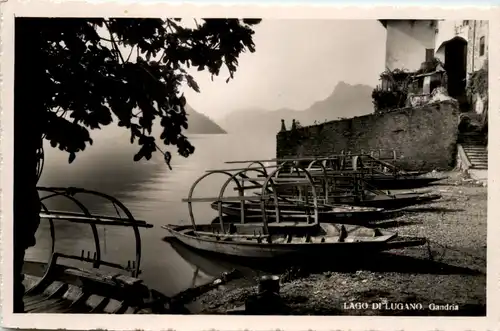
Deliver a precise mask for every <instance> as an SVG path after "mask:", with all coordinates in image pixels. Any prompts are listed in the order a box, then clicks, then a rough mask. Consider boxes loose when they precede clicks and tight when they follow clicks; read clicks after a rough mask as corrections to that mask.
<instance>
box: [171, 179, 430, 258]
mask: <svg viewBox="0 0 500 331" xmlns="http://www.w3.org/2000/svg"><path fill="white" fill-rule="evenodd" d="M278 170H279V169H278ZM278 170H275V172H274V173H272V174H270V175H269V177H268V180H266V181H265V182H264V185H262V189H261V192H262V193H261V194H260V195H259V196H255V195H254V196H244V195H242V194H241V193H242V190H241V184H240V183H239V182H238V181H235V178H236V176H238V175H240V173H239V172H238V173H235V174H231V173H229V172H221V171H213V172H211V173H207V174H204V175H203V176H202V177H200V178H199V179H198V180H196V181H195V182H194V184H193V185H192V187H191V189H190V191H189V195H188V198H186V199H183V201H184V202H187V204H188V209H189V215H190V218H191V225H173V224H168V225H164V226H163V228H164V229H166V230H167V231H168V232H169V233H170V234H171V235H172V236H173V237H175V238H176V239H178V240H179V241H181V242H182V243H184V244H186V245H188V246H190V247H192V248H194V249H199V250H202V251H207V252H211V253H218V254H222V255H226V256H232V257H245V258H254V259H255V258H263V259H266V258H267V259H268V258H277V257H280V258H294V257H298V256H303V257H308V256H311V257H317V255H318V254H319V255H320V256H324V255H325V254H327V255H330V254H331V255H332V256H335V257H341V256H350V257H352V256H353V255H355V254H359V253H360V254H365V255H366V254H370V253H374V252H378V251H384V250H388V249H393V248H400V247H408V246H420V245H423V244H425V242H426V240H425V238H407V237H403V238H400V237H398V235H397V233H394V232H389V231H381V230H379V229H376V228H375V229H373V228H368V227H363V226H359V225H348V224H340V225H339V224H335V223H321V222H320V219H321V218H320V216H319V204H318V200H317V194H316V189H315V187H314V185H313V184H312V178H311V176H310V175H308V174H307V173H306V177H307V178H308V180H309V182H310V183H311V190H312V202H311V206H312V207H313V208H314V210H313V212H312V213H311V215H309V214H306V213H304V212H298V213H297V214H296V216H297V219H298V221H289V220H288V219H286V217H282V216H281V215H280V210H279V209H280V208H279V204H278V196H277V193H276V192H275V191H274V192H273V191H272V190H270V188H269V186H268V184H270V183H271V178H273V175H274V174H275V173H276V172H277V171H278ZM216 173H218V174H220V173H224V174H226V175H227V176H228V177H229V179H228V180H227V182H226V183H224V185H223V186H222V188H221V190H220V193H219V196H218V197H213V198H211V197H210V198H208V197H202V198H194V197H193V192H194V191H195V188H196V186H197V184H198V183H199V182H200V181H201V180H202V179H204V178H206V177H208V176H210V175H212V174H216ZM243 178H244V179H245V178H247V179H248V177H246V175H245V176H243ZM230 181H235V183H236V185H237V188H236V189H237V190H238V191H239V192H240V195H239V196H236V197H224V196H223V194H224V192H225V189H226V187H227V184H228V183H229V182H230ZM258 200H260V206H261V209H260V210H261V212H262V215H261V222H260V223H259V222H247V220H248V218H247V215H246V208H241V210H240V211H241V213H240V215H239V216H240V222H234V221H231V222H225V219H226V218H225V217H224V213H223V208H221V206H222V204H224V203H228V202H238V203H240V204H243V205H244V204H245V203H246V202H247V201H250V202H255V201H258ZM193 202H210V203H214V202H215V203H216V204H217V210H218V211H219V217H218V220H219V221H218V222H212V223H210V224H196V221H195V218H194V213H193V208H192V204H193ZM266 202H272V203H275V209H274V210H273V212H275V215H276V217H275V218H274V219H273V217H270V215H271V214H273V213H271V212H270V213H268V212H267V210H266ZM301 218H302V219H301Z"/></svg>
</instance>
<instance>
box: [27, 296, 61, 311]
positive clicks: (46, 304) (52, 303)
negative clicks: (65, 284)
mask: <svg viewBox="0 0 500 331" xmlns="http://www.w3.org/2000/svg"><path fill="white" fill-rule="evenodd" d="M65 301H66V300H64V299H62V298H54V299H49V298H46V299H45V300H42V301H39V302H37V303H36V304H32V305H30V306H25V307H24V309H25V310H26V311H27V312H28V313H41V312H43V313H50V312H51V311H50V310H51V309H54V308H55V307H57V306H59V305H60V304H61V303H64V302H65ZM67 305H68V304H67Z"/></svg>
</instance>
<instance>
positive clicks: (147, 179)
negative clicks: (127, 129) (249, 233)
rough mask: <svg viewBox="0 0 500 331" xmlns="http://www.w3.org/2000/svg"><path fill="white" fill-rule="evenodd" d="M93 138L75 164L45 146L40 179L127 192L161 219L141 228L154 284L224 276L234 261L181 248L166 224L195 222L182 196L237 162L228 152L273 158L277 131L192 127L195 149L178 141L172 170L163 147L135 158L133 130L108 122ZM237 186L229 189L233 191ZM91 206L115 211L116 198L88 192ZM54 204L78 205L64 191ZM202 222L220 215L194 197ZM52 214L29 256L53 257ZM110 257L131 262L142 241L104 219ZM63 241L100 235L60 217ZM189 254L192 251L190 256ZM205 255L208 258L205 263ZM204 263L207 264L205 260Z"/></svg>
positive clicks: (141, 209)
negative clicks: (183, 150)
mask: <svg viewBox="0 0 500 331" xmlns="http://www.w3.org/2000/svg"><path fill="white" fill-rule="evenodd" d="M93 139H94V141H95V143H94V145H93V146H91V147H90V148H89V149H88V150H86V151H85V152H83V153H81V154H80V155H78V156H77V159H76V160H75V161H74V163H73V164H71V165H70V164H68V162H67V155H66V154H65V153H63V152H60V151H59V150H54V149H52V148H50V146H49V145H47V147H46V151H45V153H46V157H45V166H44V171H43V175H42V178H41V179H40V183H39V186H62V187H66V186H74V187H83V188H86V189H93V190H97V191H101V192H104V193H107V194H110V195H112V196H115V197H116V198H118V199H119V200H121V201H122V202H123V203H124V204H125V205H126V206H127V207H128V208H129V209H130V210H131V212H132V213H133V215H134V216H135V217H136V218H138V219H142V220H145V221H147V222H149V223H151V224H153V225H154V228H152V229H143V230H141V234H142V239H143V255H142V261H141V263H142V267H141V269H142V271H143V274H142V275H141V277H142V278H143V279H144V280H145V282H146V283H147V284H148V285H150V286H151V287H153V288H156V289H158V290H160V291H162V292H163V293H165V294H166V295H173V294H175V293H178V292H179V291H182V290H183V289H186V288H188V287H191V286H193V285H197V284H200V283H204V282H207V281H209V280H210V279H212V278H213V277H214V276H218V275H219V274H220V273H221V272H223V271H225V270H227V269H228V267H227V265H226V264H224V263H223V262H222V261H214V260H207V259H204V258H201V257H199V256H198V257H196V256H194V257H193V256H192V255H189V252H187V253H185V254H182V251H181V255H182V256H184V257H182V256H181V255H179V254H178V250H174V248H173V247H172V246H171V245H170V244H169V243H167V242H165V241H164V240H163V238H164V237H165V236H166V235H167V232H166V231H165V230H163V229H162V228H161V226H162V225H163V224H167V223H173V224H188V222H189V215H188V209H187V204H185V203H182V202H181V201H180V200H181V199H182V198H185V197H187V194H188V191H189V189H190V187H191V185H192V183H193V182H194V181H195V180H196V179H197V178H198V177H200V176H201V175H203V173H204V172H205V171H206V170H208V169H220V168H230V167H235V165H227V164H224V162H225V161H228V160H245V159H259V158H272V157H274V156H275V153H276V142H275V137H274V136H259V135H254V136H249V135H237V134H227V135H192V136H190V141H191V143H192V144H193V145H194V146H195V147H196V151H195V153H194V154H193V155H191V156H190V157H189V158H182V157H180V156H177V155H175V152H176V150H175V149H172V150H171V152H172V154H173V155H175V156H174V157H173V161H172V167H173V170H172V171H170V170H169V169H168V167H167V166H166V165H165V163H164V162H163V160H162V157H161V155H157V156H156V158H153V159H151V160H150V161H141V162H133V160H132V157H133V154H134V153H135V152H136V151H137V150H138V147H137V146H132V145H130V144H129V136H128V134H127V133H122V132H121V131H118V130H114V128H113V130H111V129H107V131H100V132H97V133H95V134H94V135H93ZM226 179H227V177H223V176H222V175H220V176H219V175H214V176H211V177H209V178H207V179H206V180H204V181H202V182H201V183H200V185H199V186H198V188H197V190H196V191H195V195H194V196H198V197H200V196H208V197H211V196H216V195H218V192H219V190H220V186H221V184H222V183H223V182H224V181H225V180H226ZM234 194H235V193H234V191H233V190H232V189H229V188H228V190H227V194H226V196H228V195H234ZM82 201H84V202H85V203H86V205H87V206H88V207H90V209H91V211H95V212H98V213H101V214H106V215H114V214H115V211H114V209H113V207H112V206H110V205H109V204H107V203H104V201H103V200H96V199H82ZM48 206H49V207H50V208H51V209H58V210H77V209H74V207H73V206H72V205H71V204H70V203H68V202H67V201H63V200H62V199H59V200H53V201H52V202H50V203H49V204H48ZM194 206H195V208H194V212H195V217H196V219H197V222H199V223H208V222H210V221H211V220H212V219H213V218H214V217H215V216H216V212H215V211H213V210H212V209H211V208H210V207H209V204H206V203H198V204H195V205H194ZM48 229H49V227H48V222H46V221H42V224H41V225H40V228H39V230H38V232H37V245H36V246H35V247H33V248H31V249H30V250H29V252H28V256H27V258H29V259H32V260H38V261H44V260H45V261H46V260H47V258H48V253H49V247H50V234H49V231H48ZM99 233H100V237H101V247H102V250H103V258H104V259H106V260H109V261H116V262H120V263H125V264H126V263H127V260H133V259H134V254H135V241H134V237H133V232H132V230H131V229H128V228H116V227H111V226H107V227H104V226H99ZM56 239H57V241H56V249H57V250H58V251H61V252H65V253H72V254H76V255H80V252H81V250H82V249H85V250H90V251H92V252H93V251H94V248H93V239H92V233H91V231H90V227H89V226H88V225H78V224H71V223H68V222H58V223H56ZM186 256H188V258H186ZM200 260H201V262H202V263H201V264H200V263H198V262H200ZM200 265H203V268H200V267H199V266H200Z"/></svg>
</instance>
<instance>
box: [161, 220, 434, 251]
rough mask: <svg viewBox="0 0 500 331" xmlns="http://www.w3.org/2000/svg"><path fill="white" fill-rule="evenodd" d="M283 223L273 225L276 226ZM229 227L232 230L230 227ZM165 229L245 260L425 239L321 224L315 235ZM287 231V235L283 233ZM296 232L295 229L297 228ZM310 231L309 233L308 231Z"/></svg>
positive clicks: (240, 227)
mask: <svg viewBox="0 0 500 331" xmlns="http://www.w3.org/2000/svg"><path fill="white" fill-rule="evenodd" d="M279 224H283V223H275V224H274V225H279ZM231 226H232V227H231ZM163 228H164V229H166V230H167V231H169V232H170V234H171V235H172V236H174V237H175V238H177V239H178V240H180V241H181V242H183V243H184V244H186V245H188V246H190V247H192V248H194V249H199V250H202V251H208V252H213V253H219V254H223V255H229V256H235V257H244V258H254V259H255V258H261V259H269V258H287V259H288V258H297V257H318V256H325V254H326V255H331V256H334V257H335V258H340V257H341V256H351V257H352V256H354V255H357V254H368V253H374V252H378V251H385V250H390V249H395V248H401V247H409V246H420V245H423V244H425V243H426V240H425V239H424V238H404V237H402V238H399V237H398V235H397V234H396V233H394V232H386V231H380V230H378V229H368V228H363V227H354V228H350V229H347V228H346V226H345V225H341V226H340V227H339V226H336V225H334V224H320V225H318V226H316V227H315V228H314V231H307V232H304V233H300V232H298V231H297V232H296V233H291V231H290V230H291V229H293V227H290V226H283V227H280V226H273V223H270V224H268V230H269V232H268V233H267V234H266V231H265V228H264V226H262V225H259V224H235V223H230V224H228V227H227V231H226V232H218V230H217V229H218V228H219V226H218V225H216V224H207V225H197V226H196V227H195V228H193V226H191V225H165V226H163ZM283 229H287V230H288V233H284V232H283V231H282V230H283ZM296 229H297V228H296ZM309 230H310V229H309Z"/></svg>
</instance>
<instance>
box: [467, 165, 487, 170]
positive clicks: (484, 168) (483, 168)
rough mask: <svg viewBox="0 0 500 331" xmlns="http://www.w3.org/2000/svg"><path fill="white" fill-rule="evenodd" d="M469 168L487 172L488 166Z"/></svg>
mask: <svg viewBox="0 0 500 331" xmlns="http://www.w3.org/2000/svg"><path fill="white" fill-rule="evenodd" d="M471 168H472V169H481V170H488V166H479V165H472V166H471Z"/></svg>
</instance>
